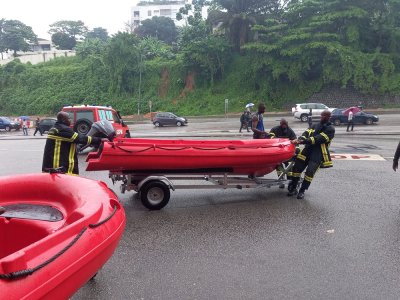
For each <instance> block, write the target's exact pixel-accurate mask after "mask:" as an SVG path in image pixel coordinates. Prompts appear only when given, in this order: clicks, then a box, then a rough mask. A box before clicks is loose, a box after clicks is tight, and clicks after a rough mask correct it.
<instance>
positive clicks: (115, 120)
mask: <svg viewBox="0 0 400 300" xmlns="http://www.w3.org/2000/svg"><path fill="white" fill-rule="evenodd" d="M62 111H65V112H67V113H68V114H69V116H70V119H71V127H72V128H73V129H74V130H75V131H76V132H78V133H79V134H84V135H86V134H87V133H88V132H89V130H90V127H91V126H92V124H93V123H94V122H97V121H102V120H108V121H110V122H111V124H112V125H113V127H114V129H115V132H116V136H117V137H128V138H130V137H131V134H130V132H129V128H128V125H126V124H125V122H124V121H123V120H122V118H121V115H120V114H119V112H118V111H116V110H115V109H113V108H112V107H111V106H94V105H72V106H64V107H63V109H62Z"/></svg>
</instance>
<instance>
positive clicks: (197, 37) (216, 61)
mask: <svg viewBox="0 0 400 300" xmlns="http://www.w3.org/2000/svg"><path fill="white" fill-rule="evenodd" d="M179 47H180V49H181V52H182V54H183V60H184V63H185V65H186V67H187V68H188V69H190V70H197V71H198V72H200V73H203V74H205V75H206V76H208V78H209V83H210V85H211V86H212V85H214V80H215V77H216V76H217V74H222V73H223V70H224V67H225V65H226V64H227V62H228V61H229V59H230V51H229V50H230V46H229V44H228V42H227V41H226V40H225V39H224V38H221V37H219V36H215V35H213V34H212V33H211V30H210V28H209V27H208V26H207V25H206V24H205V22H204V21H203V22H200V23H198V24H197V26H186V27H184V28H183V30H182V35H181V38H180V43H179Z"/></svg>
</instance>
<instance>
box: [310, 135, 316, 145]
mask: <svg viewBox="0 0 400 300" xmlns="http://www.w3.org/2000/svg"><path fill="white" fill-rule="evenodd" d="M310 140H311V144H313V145H314V144H315V138H314V137H313V136H312V137H310Z"/></svg>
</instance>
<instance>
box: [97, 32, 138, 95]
mask: <svg viewBox="0 0 400 300" xmlns="http://www.w3.org/2000/svg"><path fill="white" fill-rule="evenodd" d="M138 46H139V39H138V38H137V37H136V36H135V35H133V34H129V33H127V32H119V33H117V34H116V35H114V36H113V37H112V38H111V39H110V41H109V43H108V44H107V46H106V48H105V52H104V62H105V64H106V66H107V68H108V70H109V74H110V89H111V91H112V92H116V93H117V94H126V93H133V91H134V79H135V75H137V74H138V73H139V71H140V70H139V68H140V62H141V57H140V56H141V53H140V51H139V47H138Z"/></svg>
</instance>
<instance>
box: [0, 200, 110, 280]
mask: <svg viewBox="0 0 400 300" xmlns="http://www.w3.org/2000/svg"><path fill="white" fill-rule="evenodd" d="M116 212H117V206H116V205H114V210H113V212H112V213H111V214H110V215H109V216H108V217H107V218H105V219H104V220H102V221H100V222H98V223H95V224H89V228H95V227H98V226H100V225H102V224H104V223H105V222H107V221H109V220H110V219H111V218H112V217H113V216H114V215H115V213H116ZM87 229H88V228H87V227H84V228H83V229H82V230H81V231H80V232H79V233H78V234H77V236H76V237H75V238H74V239H73V240H72V241H71V242H70V243H69V244H68V245H67V246H65V247H64V249H62V250H61V251H60V252H58V253H57V254H55V255H54V256H52V257H51V258H49V259H48V260H46V261H45V262H43V263H41V264H40V265H38V266H36V267H34V268H30V269H25V270H20V271H16V272H11V273H7V274H0V279H8V280H14V279H18V278H20V277H25V276H28V275H32V274H33V273H34V272H36V271H38V270H40V269H41V268H43V267H45V266H47V265H48V264H49V263H51V262H53V261H54V260H56V259H57V258H58V257H60V256H61V255H62V254H64V253H65V252H66V251H67V250H68V249H69V248H71V247H72V246H73V245H74V244H75V243H76V242H77V241H78V240H79V239H80V238H81V236H82V235H83V234H84V232H85V231H86V230H87Z"/></svg>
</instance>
